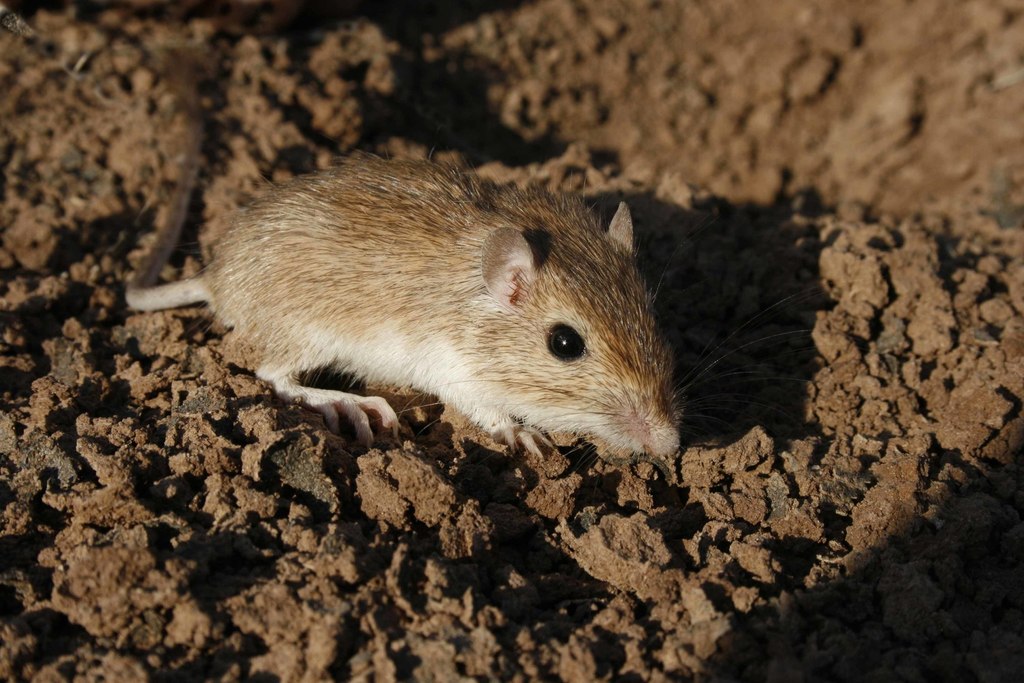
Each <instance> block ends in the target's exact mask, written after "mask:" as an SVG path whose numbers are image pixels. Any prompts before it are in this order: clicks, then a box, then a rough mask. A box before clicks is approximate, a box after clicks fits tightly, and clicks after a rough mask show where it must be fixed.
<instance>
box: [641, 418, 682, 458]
mask: <svg viewBox="0 0 1024 683" xmlns="http://www.w3.org/2000/svg"><path fill="white" fill-rule="evenodd" d="M643 443H644V451H645V452H646V453H647V454H648V455H651V456H654V457H655V458H668V457H670V456H673V455H675V454H676V453H677V452H678V451H679V430H678V429H676V428H675V426H673V425H665V426H662V427H659V428H656V429H652V430H651V436H650V437H649V438H648V439H647V440H646V441H644V442H643Z"/></svg>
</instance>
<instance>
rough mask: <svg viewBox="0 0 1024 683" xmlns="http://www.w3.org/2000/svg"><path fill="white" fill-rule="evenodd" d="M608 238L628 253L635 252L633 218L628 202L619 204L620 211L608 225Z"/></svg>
mask: <svg viewBox="0 0 1024 683" xmlns="http://www.w3.org/2000/svg"><path fill="white" fill-rule="evenodd" d="M608 236H609V237H611V238H612V241H613V242H615V243H616V244H618V245H619V246H620V247H622V248H623V249H625V250H626V251H628V252H630V253H632V252H633V216H632V215H630V213H629V206H627V205H626V202H619V209H618V211H616V212H615V215H614V216H612V222H611V223H610V224H609V225H608Z"/></svg>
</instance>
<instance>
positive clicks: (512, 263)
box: [482, 228, 538, 312]
mask: <svg viewBox="0 0 1024 683" xmlns="http://www.w3.org/2000/svg"><path fill="white" fill-rule="evenodd" d="M482 266H483V276H484V284H485V285H487V291H488V292H490V294H491V296H493V297H494V298H495V300H496V301H497V302H498V303H499V304H500V305H501V307H502V308H504V309H506V310H507V311H510V312H515V311H517V310H518V309H519V308H520V307H521V306H522V304H523V301H524V300H525V299H526V296H527V295H528V293H529V290H530V285H531V284H532V283H533V279H534V277H535V276H536V275H537V268H538V266H537V264H536V261H535V254H534V250H533V249H532V248H531V247H530V243H529V242H527V240H526V237H525V236H524V235H523V233H521V232H520V231H518V230H516V229H514V228H498V229H497V230H494V231H493V232H491V234H490V235H488V236H487V240H486V241H485V242H484V251H483V261H482Z"/></svg>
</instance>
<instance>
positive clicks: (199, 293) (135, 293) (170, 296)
mask: <svg viewBox="0 0 1024 683" xmlns="http://www.w3.org/2000/svg"><path fill="white" fill-rule="evenodd" d="M124 298H125V300H126V301H127V302H128V305H129V306H131V307H132V308H134V309H135V310H137V311H160V310H163V309H165V308H177V307H178V306H188V305H189V304H198V303H203V302H208V301H209V300H210V290H209V288H208V287H207V286H206V283H205V282H203V278H201V277H191V278H188V279H187V280H180V281H178V282H170V283H168V284H166V285H157V286H156V287H134V286H129V287H128V289H127V291H125V295H124Z"/></svg>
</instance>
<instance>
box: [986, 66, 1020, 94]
mask: <svg viewBox="0 0 1024 683" xmlns="http://www.w3.org/2000/svg"><path fill="white" fill-rule="evenodd" d="M1021 82H1024V67H1022V68H1020V69H1017V70H1016V71H1010V72H1008V73H1004V74H1003V75H1001V76H996V77H995V78H993V79H992V90H996V91H998V90H1005V89H1006V88H1009V87H1010V86H1011V85H1017V84H1018V83H1021Z"/></svg>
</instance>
